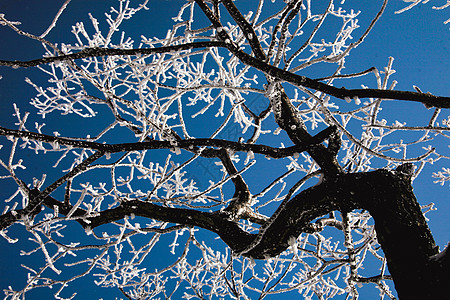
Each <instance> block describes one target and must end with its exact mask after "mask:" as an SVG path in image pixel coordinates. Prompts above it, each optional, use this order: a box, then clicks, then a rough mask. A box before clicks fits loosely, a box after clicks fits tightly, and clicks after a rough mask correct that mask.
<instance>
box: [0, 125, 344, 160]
mask: <svg viewBox="0 0 450 300" xmlns="http://www.w3.org/2000/svg"><path fill="white" fill-rule="evenodd" d="M335 131H336V127H335V126H331V127H328V128H326V129H324V130H322V131H321V132H319V133H318V134H317V135H315V136H313V137H311V138H310V139H309V140H307V141H304V142H302V143H300V144H297V145H295V146H291V147H288V148H274V147H270V146H266V145H259V144H245V143H239V142H233V141H228V140H221V139H208V138H205V139H188V140H179V141H156V140H153V141H151V142H137V143H120V144H103V143H97V142H91V141H85V140H80V139H71V138H65V137H57V136H51V135H46V134H40V133H35V132H30V131H20V130H15V129H7V128H4V127H0V135H4V136H14V137H18V138H23V139H30V140H36V141H42V142H47V143H57V144H60V145H65V146H70V147H74V148H83V149H91V150H101V151H104V152H108V153H117V152H127V151H142V150H151V149H173V148H180V149H185V150H187V151H193V152H195V151H196V149H194V148H193V147H205V146H206V147H213V148H220V149H227V150H230V151H234V152H239V151H244V152H249V151H252V152H253V153H258V154H262V155H267V156H269V157H271V158H283V157H286V156H291V155H293V154H295V153H300V152H303V151H306V150H307V149H308V147H309V146H310V145H312V144H320V143H321V142H323V141H324V140H325V139H327V138H328V137H329V136H330V135H332V134H333V133H334V132H335ZM203 152H205V153H207V152H208V151H207V150H204V151H203ZM214 156H217V155H214Z"/></svg>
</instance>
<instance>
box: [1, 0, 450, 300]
mask: <svg viewBox="0 0 450 300" xmlns="http://www.w3.org/2000/svg"><path fill="white" fill-rule="evenodd" d="M63 2H64V1H62V0H41V1H32V0H4V1H2V2H0V13H5V15H6V17H7V18H8V19H9V20H20V21H22V25H21V26H20V28H21V29H23V30H25V31H29V32H31V33H34V34H36V35H40V34H41V33H42V32H43V31H44V30H45V29H46V28H47V27H48V25H49V24H50V22H51V20H52V19H53V17H54V15H55V14H56V12H57V11H58V9H59V7H60V5H61V4H62V3H63ZM244 2H245V3H246V4H250V3H253V1H244ZM109 3H110V1H100V0H98V1H92V0H72V2H71V3H70V4H69V7H68V8H67V10H66V11H65V12H64V13H63V15H62V16H61V18H60V20H59V22H58V25H57V27H56V28H55V29H53V31H52V32H51V34H50V35H49V36H48V39H49V40H51V41H52V42H58V43H59V42H64V41H67V40H68V39H69V42H73V38H72V37H71V34H70V30H71V26H72V25H73V24H74V22H75V21H78V20H83V21H85V22H86V23H88V18H87V13H88V12H92V13H93V15H94V16H96V17H97V18H98V19H99V20H101V19H102V16H103V13H102V12H103V11H104V8H105V7H108V6H109ZM178 3H183V1H167V0H166V1H163V0H154V1H150V4H149V7H150V11H148V12H145V13H140V14H139V15H137V16H136V17H135V18H133V19H132V20H133V23H132V24H128V25H127V26H128V33H130V31H131V32H133V31H135V32H136V34H135V41H138V40H139V35H140V34H141V33H142V32H141V31H140V30H142V28H145V29H146V30H148V32H146V33H145V34H146V36H152V35H155V36H164V35H165V32H166V30H167V29H168V28H171V23H170V22H171V19H170V17H172V16H175V15H176V12H177V10H178V7H179V5H178ZM346 3H347V4H348V5H353V4H354V5H355V6H354V8H355V10H362V11H363V14H362V15H361V21H360V22H361V23H362V24H367V22H368V20H369V18H370V17H372V16H373V15H374V14H375V13H376V11H377V9H378V8H379V6H380V5H381V1H349V0H347V1H346ZM358 5H359V7H358ZM404 5H405V4H404V3H401V2H400V1H391V3H390V4H389V5H388V8H387V10H386V12H385V13H384V15H383V17H382V18H381V20H380V21H379V22H378V23H377V25H376V26H375V28H374V30H373V31H372V32H371V34H370V35H369V36H368V38H367V39H366V41H365V43H363V44H362V45H360V46H359V47H358V48H357V49H355V50H354V51H353V52H352V54H351V56H350V58H349V59H348V63H347V68H346V73H351V72H358V71H361V70H365V69H368V68H370V67H373V66H375V67H377V68H378V69H379V70H381V69H382V68H383V67H384V66H386V65H387V62H388V57H389V56H392V57H394V58H395V61H394V69H395V70H396V74H395V75H394V76H393V77H392V78H393V79H395V80H397V81H399V83H398V85H397V87H396V89H399V90H413V85H417V86H419V87H420V88H421V89H422V90H423V91H424V92H428V91H429V92H431V93H433V94H436V95H449V93H450V90H449V86H450V76H449V74H448V70H450V60H449V54H450V32H449V25H448V24H447V25H444V24H443V21H444V20H446V19H447V17H448V10H446V11H444V12H439V11H438V12H436V11H434V10H432V9H431V5H424V6H419V7H416V8H415V9H413V10H411V11H408V12H405V13H403V14H400V15H395V14H394V11H396V10H398V9H399V8H401V7H403V6H404ZM365 10H367V12H368V13H367V15H366V14H365ZM362 27H363V28H364V26H362ZM0 37H1V39H2V43H1V46H0V59H9V60H13V59H17V60H28V59H35V58H38V57H39V56H40V55H41V54H42V47H41V45H40V44H39V43H37V42H35V41H30V40H28V39H26V38H23V37H17V35H16V34H15V33H14V32H12V30H10V29H9V28H6V27H0ZM0 75H1V76H3V79H1V80H0V99H1V101H2V102H1V109H0V126H4V127H8V128H14V124H13V123H14V122H15V120H14V118H13V117H12V116H11V115H12V113H13V109H12V103H17V104H18V105H19V107H21V108H22V111H33V110H34V109H33V108H32V107H31V106H30V105H29V104H28V102H29V100H30V98H32V97H34V96H35V91H34V90H33V89H32V88H31V87H30V86H29V85H27V84H25V83H24V81H23V80H24V77H25V76H28V77H31V78H33V79H34V78H38V77H39V76H41V73H40V72H39V71H37V70H35V69H30V70H22V69H18V70H12V69H9V68H5V67H1V68H0ZM309 75H310V76H312V77H314V76H317V77H320V74H309ZM349 87H351V86H349ZM354 87H357V86H354ZM420 109H421V104H411V105H410V106H405V105H401V104H398V105H397V104H396V103H393V105H392V111H391V112H390V113H392V114H394V115H395V116H396V117H397V116H398V119H399V120H404V121H412V122H414V121H415V120H416V118H417V117H418V116H417V111H419V110H420ZM34 118H36V120H38V117H33V120H34ZM40 122H42V120H41V121H40ZM45 122H46V123H47V124H50V125H51V124H56V125H57V124H58V122H59V120H57V119H50V120H49V119H46V120H45ZM66 122H67V121H66ZM73 130H77V129H76V128H73ZM74 132H76V131H74ZM441 146H442V147H445V146H446V145H441ZM447 150H448V148H447ZM4 153H5V152H0V155H2V159H4V155H5V154H4ZM447 154H448V152H447ZM449 156H450V155H449ZM27 158H29V159H35V158H34V156H33V155H32V154H30V155H29V156H28V157H27ZM47 167H48V166H47V165H45V166H42V165H41V164H40V163H39V161H35V162H34V163H33V164H32V165H31V167H30V168H29V170H28V171H29V172H30V174H29V178H28V179H29V180H31V178H32V177H38V176H37V175H35V174H41V173H42V172H49V171H50V170H49V169H48V168H47ZM441 167H449V166H448V165H446V162H445V161H442V160H441V161H439V162H438V163H436V164H434V165H433V166H430V165H428V166H427V167H426V168H425V169H424V171H423V173H422V174H421V176H420V177H419V179H418V180H416V181H415V182H414V185H413V186H414V191H415V193H416V196H417V198H418V199H419V202H420V203H421V204H427V203H429V202H434V203H435V204H436V207H437V208H438V210H437V211H435V212H431V213H430V214H429V215H428V217H429V218H430V222H429V225H430V228H431V230H432V233H433V235H434V237H435V240H436V243H437V244H438V245H439V246H440V247H441V248H442V247H444V246H445V245H446V244H447V242H448V241H449V240H450V231H449V226H448V220H449V219H450V214H449V211H450V204H449V201H448V198H449V186H448V184H447V185H445V186H443V187H442V186H440V185H437V184H433V183H432V182H433V180H434V179H433V178H432V177H431V173H432V172H433V171H434V172H436V171H438V170H440V169H441ZM34 172H35V173H34ZM50 172H51V171H50ZM29 182H31V181H29ZM0 190H1V192H0V198H1V199H4V198H7V197H9V195H10V194H9V193H10V192H11V191H13V190H15V188H14V187H12V188H11V186H10V185H9V183H8V184H5V182H4V181H0ZM2 205H3V204H2ZM0 208H1V209H3V206H0ZM10 232H12V233H13V234H12V236H14V234H15V235H21V234H23V232H21V231H18V230H15V229H13V228H11V231H10ZM16 249H17V248H16V245H9V244H7V243H6V242H5V241H4V240H3V239H2V240H0V254H1V255H0V256H1V257H2V259H1V260H0V274H1V275H0V288H1V289H3V288H4V287H6V286H7V285H13V284H15V282H24V280H25V277H24V274H26V273H25V272H24V271H23V269H21V268H20V267H19V266H20V263H21V262H22V260H23V259H24V258H23V257H19V256H18V253H17V251H16ZM25 260H27V258H25ZM11 261H13V263H12V264H11ZM11 266H15V267H14V268H12V267H11ZM82 286H83V285H81V284H80V285H78V287H82ZM78 292H80V298H79V299H82V298H83V296H82V295H83V294H84V295H88V294H89V293H90V292H91V290H83V288H81V290H79V291H78ZM104 292H105V290H101V293H104ZM374 292H375V295H377V291H376V290H375V289H374ZM120 296H121V294H120V293H117V292H113V293H112V295H106V294H104V295H103V297H104V299H111V298H112V297H120ZM36 297H37V296H36ZM99 297H100V296H99Z"/></svg>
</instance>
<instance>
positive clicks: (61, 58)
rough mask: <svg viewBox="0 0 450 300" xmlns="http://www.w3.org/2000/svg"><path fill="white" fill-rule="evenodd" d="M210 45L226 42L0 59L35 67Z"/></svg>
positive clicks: (5, 63)
mask: <svg viewBox="0 0 450 300" xmlns="http://www.w3.org/2000/svg"><path fill="white" fill-rule="evenodd" d="M208 47H225V44H224V43H223V42H220V41H202V42H192V43H186V44H181V45H172V46H163V47H158V48H139V49H108V48H85V49H83V50H81V51H79V52H77V53H71V54H66V55H60V56H51V57H43V58H39V59H33V60H29V61H18V60H14V61H9V60H0V66H8V67H15V68H17V67H21V68H29V67H35V66H37V65H42V64H48V63H54V62H60V61H65V60H72V59H81V58H88V57H99V56H114V55H126V56H129V55H151V54H157V53H167V52H173V51H183V50H190V49H196V48H208Z"/></svg>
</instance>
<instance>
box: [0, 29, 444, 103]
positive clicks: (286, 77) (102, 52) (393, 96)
mask: <svg viewBox="0 0 450 300" xmlns="http://www.w3.org/2000/svg"><path fill="white" fill-rule="evenodd" d="M219 24H220V23H219ZM191 44H195V45H191ZM191 44H183V45H176V46H167V47H159V48H148V49H104V48H86V49H84V50H82V51H80V52H77V53H73V54H68V55H61V56H53V57H45V58H41V59H35V60H31V61H6V60H0V66H2V65H3V66H9V67H25V68H27V67H32V66H36V65H41V64H46V63H50V62H57V61H64V60H70V59H76V58H86V57H98V56H108V55H139V54H142V55H146V54H155V53H166V52H171V51H174V50H173V49H172V47H173V48H178V51H181V50H187V49H194V48H195V47H194V46H196V47H198V48H202V47H224V48H227V49H228V50H230V51H231V52H232V53H233V54H234V55H236V57H238V58H239V59H240V60H241V61H242V62H243V63H244V64H246V65H249V66H252V67H254V68H256V69H258V70H260V71H262V72H264V73H266V74H267V75H269V76H272V77H274V78H278V79H280V80H283V81H287V82H289V83H291V84H293V85H297V86H303V87H306V88H311V89H314V90H316V91H320V92H323V93H325V94H328V95H330V96H333V97H336V98H339V99H343V100H345V99H347V98H350V99H352V98H380V99H388V100H404V101H413V102H421V103H423V104H424V105H425V106H426V107H427V108H429V107H437V108H450V97H444V96H435V95H432V94H428V93H417V92H411V91H396V90H379V89H346V88H344V87H341V88H337V87H334V86H331V85H328V84H325V83H322V82H320V81H318V80H314V79H311V78H308V77H305V76H301V75H298V74H295V73H291V72H289V71H285V70H283V69H280V68H277V67H275V66H272V65H270V64H267V63H265V62H264V61H262V60H259V59H257V58H255V57H253V56H251V55H249V54H247V53H245V52H243V51H241V50H239V49H238V48H237V47H236V46H234V45H230V44H228V43H225V42H222V41H208V42H196V43H191ZM189 47H194V48H189Z"/></svg>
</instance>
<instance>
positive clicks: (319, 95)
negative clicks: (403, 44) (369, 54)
mask: <svg viewBox="0 0 450 300" xmlns="http://www.w3.org/2000/svg"><path fill="white" fill-rule="evenodd" d="M69 2H70V0H68V1H66V2H65V3H64V5H63V6H62V8H61V9H60V10H59V12H58V14H57V16H56V17H55V18H54V21H53V22H52V24H51V25H50V27H49V28H48V30H46V31H45V32H44V33H43V34H42V35H40V36H36V35H33V34H31V33H28V32H24V31H22V30H20V27H19V24H18V23H17V22H15V21H12V20H9V19H8V18H7V16H4V15H2V16H1V20H0V22H1V24H2V25H4V26H8V27H9V28H11V29H13V30H14V31H16V32H17V34H19V35H23V36H26V37H28V38H31V39H34V40H37V41H38V42H40V43H42V45H43V47H44V49H45V54H44V55H43V56H42V58H37V59H34V60H30V61H7V60H2V61H0V65H3V66H6V67H8V68H10V67H12V68H38V69H39V70H41V71H42V72H43V73H44V74H45V76H47V78H48V80H47V83H46V84H47V86H46V87H41V84H37V83H36V82H35V81H33V80H32V79H26V81H27V83H28V84H30V85H31V86H32V87H33V88H34V89H35V90H36V92H37V96H36V97H35V98H34V99H32V101H31V104H32V105H33V106H34V107H35V108H36V110H37V115H41V116H42V117H43V118H45V117H46V116H51V117H52V118H56V119H57V120H58V122H57V123H56V124H55V127H56V128H54V129H49V128H47V127H48V126H45V127H44V124H43V123H35V124H31V125H30V123H31V122H30V121H28V122H27V120H28V118H30V115H29V114H28V113H25V114H23V113H21V111H20V110H19V108H18V107H17V106H15V107H14V108H15V117H16V118H17V122H18V123H17V128H15V129H14V128H6V127H0V134H1V135H2V136H3V138H2V145H3V149H2V151H6V152H3V157H5V159H2V160H1V161H0V163H1V165H2V166H3V169H4V170H3V172H4V173H3V176H2V179H3V180H5V181H7V182H8V183H9V184H10V183H15V185H16V186H17V189H16V190H15V192H14V193H13V194H12V195H8V196H6V197H5V198H6V203H5V207H4V210H3V214H2V215H1V216H0V229H1V230H2V231H1V234H2V236H3V237H5V238H6V239H8V241H10V242H17V241H18V238H17V237H13V236H10V234H9V233H8V230H12V229H13V228H14V227H17V226H22V227H23V228H24V229H25V230H26V232H27V234H28V235H27V236H24V237H23V239H28V238H30V237H31V240H32V242H34V243H35V249H32V250H28V251H26V253H25V254H27V255H36V256H38V257H42V260H41V263H42V264H41V265H38V266H27V269H28V270H29V276H28V280H27V283H26V284H25V286H24V287H21V289H19V290H14V289H13V288H12V287H10V288H9V289H7V290H5V293H6V298H11V299H19V298H20V297H24V296H25V294H26V293H28V292H30V291H32V290H34V289H36V288H38V287H53V288H54V295H55V298H61V297H69V298H70V297H74V296H75V294H74V295H71V294H70V293H68V292H67V291H66V290H65V289H66V287H67V286H70V285H71V284H75V283H76V282H77V280H79V278H82V277H85V276H92V277H95V283H96V284H97V285H99V286H103V287H114V288H116V289H119V290H120V291H121V293H122V294H123V296H125V297H127V298H129V299H150V298H154V297H166V298H171V297H179V296H180V295H183V296H184V297H185V298H188V299H189V298H192V297H194V298H195V297H197V298H202V299H203V298H209V297H213V296H214V297H235V298H255V295H256V297H260V298H261V299H262V298H264V297H268V296H271V295H273V294H279V293H287V292H291V291H294V292H296V293H301V294H302V295H303V296H304V297H305V298H312V297H314V296H316V297H317V298H318V299H330V298H333V297H335V296H336V295H342V294H343V295H345V296H346V297H347V298H349V297H351V298H353V299H356V298H358V295H359V289H360V285H362V286H364V285H365V284H366V283H368V284H376V286H377V287H378V288H379V290H380V293H381V297H382V298H383V297H384V296H387V297H389V298H394V297H395V296H394V293H393V292H392V291H391V289H390V288H389V284H387V283H386V282H388V281H390V280H393V282H394V285H395V290H396V292H397V293H398V296H399V298H401V299H433V298H436V299H437V298H438V296H439V295H441V294H442V293H443V292H444V291H445V288H446V287H445V285H446V283H448V279H446V278H448V270H449V256H448V254H446V253H447V252H446V251H442V252H439V249H438V248H437V247H436V245H435V242H434V240H433V236H432V234H431V231H430V229H429V227H428V225H427V221H426V218H425V217H424V212H426V211H428V210H430V209H431V206H423V207H421V206H420V205H419V203H418V201H417V200H416V197H415V195H414V193H413V188H412V181H413V180H414V179H416V178H417V177H418V176H419V174H420V172H421V171H422V170H423V169H424V167H425V166H426V165H428V164H431V163H433V162H435V161H438V160H444V159H447V158H448V155H447V156H445V152H443V151H445V150H441V149H440V148H441V147H440V146H439V145H440V144H443V142H442V141H445V140H446V138H448V131H449V124H450V119H448V117H447V115H446V112H447V111H446V109H448V108H449V107H450V98H449V97H444V96H438V95H434V94H432V93H424V92H422V91H421V90H420V89H419V88H418V87H416V91H414V92H412V91H401V90H395V89H394V88H395V85H396V82H395V81H391V79H390V77H391V76H392V74H393V73H394V70H393V59H390V60H389V63H388V66H387V67H386V68H385V69H384V72H380V71H378V70H377V68H375V67H371V68H369V69H366V70H359V71H358V72H355V73H346V72H345V68H344V67H345V65H346V63H347V61H348V60H350V59H351V56H350V52H351V51H352V50H353V49H355V48H356V47H357V46H358V45H360V44H361V43H363V42H364V39H365V38H366V37H367V36H368V34H369V33H370V31H371V30H372V28H373V27H374V26H375V25H376V23H377V21H378V20H379V19H380V17H381V16H382V14H383V11H384V9H385V7H386V5H387V2H388V1H387V0H385V1H384V2H383V3H382V5H380V9H379V11H378V12H377V13H376V14H375V15H374V17H373V19H372V20H371V22H368V24H367V27H366V28H365V29H364V30H357V28H358V26H359V25H358V23H357V16H358V14H357V13H355V12H354V11H353V10H349V9H348V8H346V9H343V8H342V7H341V5H345V3H342V4H337V3H334V1H329V2H328V3H327V5H325V6H324V7H321V5H320V4H319V3H315V2H314V1H286V2H287V3H284V2H282V1H272V2H274V3H271V2H268V1H263V0H260V1H259V2H258V3H254V4H252V5H253V6H252V8H251V10H252V11H253V12H251V11H250V9H249V8H248V7H247V6H246V5H244V4H242V5H241V2H238V1H236V2H233V1H231V0H221V1H214V0H211V1H206V0H195V1H186V2H185V3H183V4H182V6H181V8H180V10H179V13H178V15H177V16H175V17H174V22H175V25H174V26H173V28H172V29H170V30H168V31H167V34H166V36H165V37H164V38H158V37H147V36H144V34H148V33H147V32H139V33H138V34H139V35H140V34H142V36H141V37H140V38H141V40H140V42H139V43H138V44H139V45H138V46H136V43H134V41H133V40H132V39H131V38H128V37H127V34H126V33H122V32H120V31H119V28H120V27H119V26H121V25H122V23H126V22H132V21H129V19H132V17H135V16H136V15H138V14H145V10H146V9H147V8H148V7H147V6H150V9H151V2H149V1H142V3H141V4H135V3H130V2H129V1H119V3H118V4H117V5H116V6H115V7H114V8H112V9H111V11H110V13H109V14H106V16H107V24H108V25H109V27H108V28H106V29H104V28H103V27H102V26H103V23H102V22H99V21H98V20H97V19H96V18H94V16H93V15H90V19H91V22H92V24H91V29H88V27H87V26H85V25H84V24H83V23H76V25H74V26H73V30H72V33H73V34H74V36H75V39H76V40H75V42H73V43H64V44H59V45H58V44H56V43H52V42H51V41H50V40H49V39H47V35H48V34H49V32H50V31H51V30H52V29H53V28H54V27H55V26H56V23H57V21H58V18H59V16H60V15H61V14H63V12H64V9H65V7H67V5H68V4H69ZM342 2H344V1H342ZM419 2H420V1H419ZM133 5H135V6H133ZM344 8H345V7H344ZM132 20H133V19H132ZM331 30H333V31H332V32H331ZM352 36H358V37H357V38H355V39H353V40H352ZM323 65H326V66H325V67H324V69H323V70H324V71H323V75H322V76H320V77H311V78H310V77H308V76H306V74H308V72H310V71H309V70H310V69H311V68H314V67H316V66H317V67H319V66H320V67H322V66H323ZM371 76H374V79H375V82H376V86H362V87H361V88H351V86H352V85H354V83H355V82H359V84H361V82H362V81H361V80H364V79H365V78H370V79H366V80H367V82H370V81H371V78H372V77H371ZM372 85H374V84H372ZM392 101H396V102H397V101H398V102H401V103H402V104H403V105H404V106H406V107H408V106H411V105H416V104H417V103H418V104H419V106H417V105H416V106H415V107H417V109H418V110H419V112H420V113H419V114H422V115H423V117H421V119H420V120H421V122H422V124H421V125H419V126H416V125H408V126H406V124H403V123H400V122H398V121H395V120H394V121H392V120H390V122H393V123H392V124H390V123H388V121H387V120H385V119H383V118H385V117H386V115H384V114H382V113H381V109H382V108H385V109H389V104H390V103H392ZM430 111H431V113H430ZM58 113H59V114H58ZM393 115H395V114H391V115H388V116H389V117H393ZM66 117H67V118H69V120H70V121H69V122H68V123H62V122H63V121H62V120H64V119H63V118H66ZM394 117H397V116H394ZM47 120H48V119H47ZM93 120H94V121H93ZM41 122H42V121H41ZM50 122H51V121H50ZM33 126H34V128H32V127H33ZM55 130H57V131H55ZM232 130H237V131H235V132H234V133H235V134H234V133H233V132H231V131H232ZM73 132H78V135H75V136H74V135H72V136H71V135H70V134H69V133H73ZM444 143H445V142H444ZM29 152H35V153H36V154H38V155H39V156H38V157H39V160H40V162H42V161H44V160H45V159H48V161H49V162H51V163H49V165H46V164H42V163H41V164H40V166H41V168H42V169H45V170H44V171H45V172H46V173H48V174H47V175H42V176H38V175H35V174H30V173H29V172H30V171H29V169H25V167H26V166H27V165H26V163H27V161H26V158H27V156H26V155H27V153H29ZM28 155H29V154H28ZM28 163H31V162H28ZM52 165H53V167H54V168H55V169H56V170H53V171H49V169H50V168H51V167H50V166H52ZM204 170H206V171H207V174H206V175H207V179H208V183H204V182H203V183H202V180H203V179H202V178H199V177H200V175H199V172H200V171H202V172H203V171H204ZM5 172H6V173H5ZM36 176H38V178H33V177H36ZM435 176H436V177H437V180H438V181H439V182H441V183H445V182H446V181H448V180H449V178H450V173H449V170H448V168H447V169H445V168H444V169H443V170H440V171H437V172H435ZM202 177H203V175H202ZM80 229H83V230H82V231H80ZM209 233H213V235H210V234H209ZM217 237H219V238H220V241H223V242H224V244H223V243H221V242H218V240H217ZM332 237H333V238H332ZM160 251H165V253H167V252H170V253H171V254H172V256H171V258H167V259H165V260H164V265H160V264H161V262H156V263H155V262H154V260H155V258H156V257H157V256H158V255H161V253H162V252H160ZM373 260H375V261H377V262H378V265H376V266H375V265H374V264H373V262H372V265H371V266H373V268H372V269H371V270H370V271H371V273H370V275H369V276H367V275H366V274H367V273H365V271H364V270H363V268H364V267H365V266H367V265H370V264H371V261H373ZM377 267H378V268H379V269H377ZM155 268H156V270H155ZM387 269H389V272H388V270H387ZM186 288H188V289H187V290H186ZM175 295H178V296H175Z"/></svg>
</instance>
